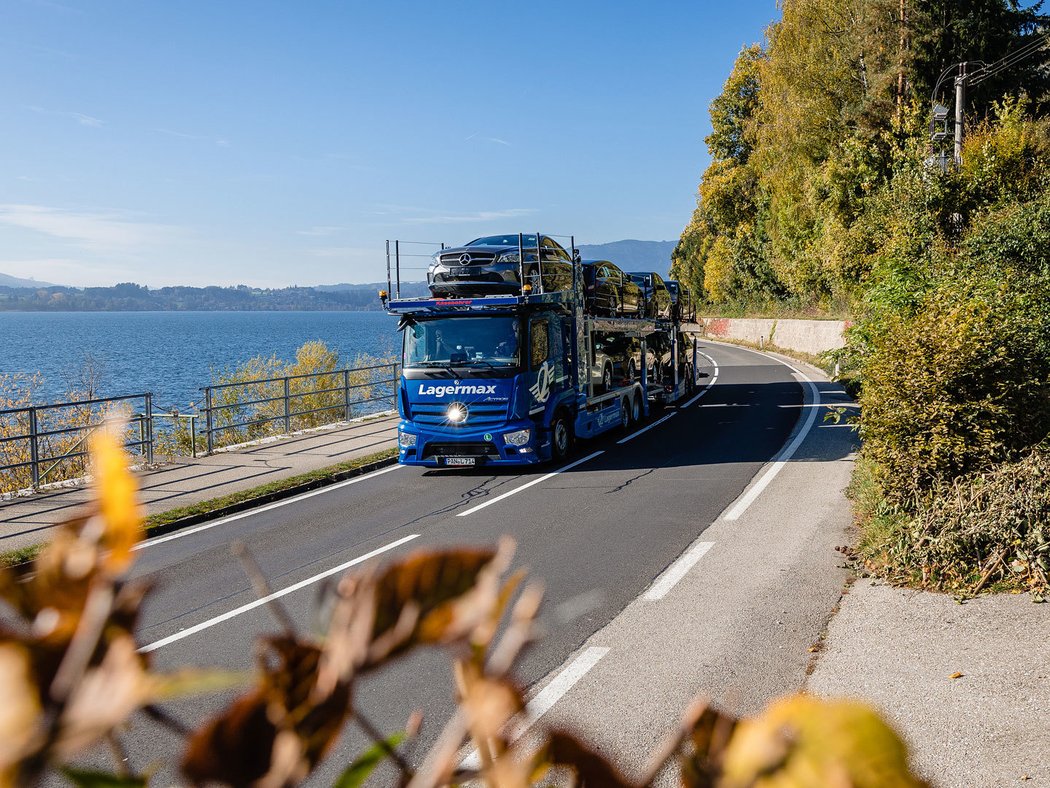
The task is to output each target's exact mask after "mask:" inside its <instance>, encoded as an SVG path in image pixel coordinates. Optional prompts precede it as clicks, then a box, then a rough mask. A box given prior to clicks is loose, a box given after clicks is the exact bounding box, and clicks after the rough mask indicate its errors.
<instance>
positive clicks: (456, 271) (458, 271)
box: [449, 268, 470, 276]
mask: <svg viewBox="0 0 1050 788" xmlns="http://www.w3.org/2000/svg"><path fill="white" fill-rule="evenodd" d="M449 273H450V274H452V276H469V275H470V269H469V268H450V269H449Z"/></svg>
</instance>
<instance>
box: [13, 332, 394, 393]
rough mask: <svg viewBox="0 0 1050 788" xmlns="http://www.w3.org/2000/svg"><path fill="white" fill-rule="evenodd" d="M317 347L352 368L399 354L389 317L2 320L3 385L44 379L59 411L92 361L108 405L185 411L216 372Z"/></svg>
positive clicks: (289, 357)
mask: <svg viewBox="0 0 1050 788" xmlns="http://www.w3.org/2000/svg"><path fill="white" fill-rule="evenodd" d="M315 339H319V340H322V341H324V342H325V343H326V344H327V345H328V347H330V348H332V349H333V350H336V351H337V352H338V353H339V354H340V356H341V358H342V359H343V361H344V362H345V363H346V364H347V365H349V364H352V363H353V360H354V358H355V357H356V356H357V355H358V354H362V353H366V354H369V355H372V356H386V355H390V354H391V353H394V352H395V351H398V352H399V348H400V342H399V341H398V336H397V319H396V318H394V317H391V316H390V315H387V314H385V313H383V312H0V375H5V374H14V373H36V372H39V373H41V374H42V375H43V377H44V382H43V386H42V387H41V388H40V389H39V390H38V392H37V396H36V400H37V402H38V403H44V402H56V401H61V400H64V399H65V398H66V391H67V390H68V388H69V380H70V379H71V378H73V377H74V376H76V375H77V373H78V371H79V370H81V369H82V368H83V366H84V363H85V357H86V356H88V355H90V356H91V357H92V358H93V359H94V360H96V361H97V362H98V363H99V365H100V367H101V371H102V374H101V389H102V390H103V392H104V393H105V394H106V395H107V396H116V395H120V394H139V393H142V392H145V391H152V392H153V394H154V402H155V405H154V407H155V408H158V409H161V410H168V409H169V408H176V409H178V410H180V411H185V410H186V409H187V407H188V406H189V404H190V403H191V402H195V401H196V400H198V399H199V398H200V396H201V393H200V391H199V389H200V387H201V386H204V385H206V384H208V383H209V382H210V381H211V379H212V375H213V373H214V372H217V371H223V370H226V369H229V368H231V367H234V366H236V365H237V364H239V363H241V362H243V361H246V360H248V359H250V358H252V357H254V356H271V355H274V354H276V355H277V357H278V358H282V359H289V360H290V359H292V358H294V357H295V350H296V348H298V347H299V346H300V345H302V344H303V343H304V342H308V341H310V340H315Z"/></svg>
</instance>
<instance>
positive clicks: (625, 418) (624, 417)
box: [620, 397, 631, 431]
mask: <svg viewBox="0 0 1050 788" xmlns="http://www.w3.org/2000/svg"><path fill="white" fill-rule="evenodd" d="M630 426H631V408H630V406H629V405H628V404H627V397H623V398H621V399H620V429H622V430H624V431H626V430H627V428H628V427H630Z"/></svg>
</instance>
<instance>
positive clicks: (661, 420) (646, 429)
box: [616, 411, 678, 444]
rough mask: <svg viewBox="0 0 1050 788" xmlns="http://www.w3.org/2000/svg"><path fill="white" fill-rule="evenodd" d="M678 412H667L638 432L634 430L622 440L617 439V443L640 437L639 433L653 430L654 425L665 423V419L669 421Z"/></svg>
mask: <svg viewBox="0 0 1050 788" xmlns="http://www.w3.org/2000/svg"><path fill="white" fill-rule="evenodd" d="M677 412H678V411H672V412H671V413H668V414H667V415H666V416H664V417H663V418H660V419H657V420H656V421H654V422H653V423H652V424H650V425H648V426H647V427H642V428H641V429H640V430H638V432H632V433H631V434H630V435H628V436H627V437H626V438H620V440H618V441H616V443H617V444H623V443H627V441H633V440H634V439H635V438H637V437H638V436H639V435H641V434H642V433H644V432H648V431H649V430H651V429H652V428H653V427H655V426H656V425H658V424H663V423H664V422H665V421H667V420H668V419H669V418H671V417H672V416H674V415H675V414H676V413H677Z"/></svg>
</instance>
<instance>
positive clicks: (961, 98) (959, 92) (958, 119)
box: [955, 63, 967, 167]
mask: <svg viewBox="0 0 1050 788" xmlns="http://www.w3.org/2000/svg"><path fill="white" fill-rule="evenodd" d="M966 82H967V73H966V63H960V64H959V76H957V77H956V78H955V166H956V167H958V166H959V165H960V164H962V149H963V123H964V120H965V115H964V112H965V109H966Z"/></svg>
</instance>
